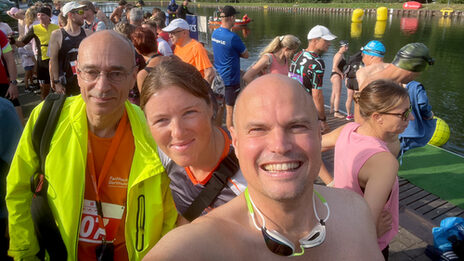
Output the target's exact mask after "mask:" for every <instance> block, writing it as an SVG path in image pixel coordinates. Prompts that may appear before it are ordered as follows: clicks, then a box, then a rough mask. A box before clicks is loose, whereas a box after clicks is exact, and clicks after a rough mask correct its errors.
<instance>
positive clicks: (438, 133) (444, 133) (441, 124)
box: [429, 116, 450, 146]
mask: <svg viewBox="0 0 464 261" xmlns="http://www.w3.org/2000/svg"><path fill="white" fill-rule="evenodd" d="M433 118H434V119H437V127H435V132H434V133H433V136H432V138H431V139H430V141H429V144H431V145H435V146H443V144H445V143H446V142H448V140H449V137H450V128H449V126H448V123H446V121H444V120H442V119H441V118H438V117H437V116H435V117H433Z"/></svg>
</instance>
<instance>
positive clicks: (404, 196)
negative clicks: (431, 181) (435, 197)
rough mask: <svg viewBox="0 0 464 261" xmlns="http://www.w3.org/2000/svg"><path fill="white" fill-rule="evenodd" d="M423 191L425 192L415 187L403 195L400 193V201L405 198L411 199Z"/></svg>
mask: <svg viewBox="0 0 464 261" xmlns="http://www.w3.org/2000/svg"><path fill="white" fill-rule="evenodd" d="M421 191H423V189H421V188H419V187H416V186H414V187H413V188H412V189H409V190H406V191H405V192H403V193H401V192H400V201H401V200H403V199H405V198H408V197H411V196H413V195H414V194H417V193H419V192H421Z"/></svg>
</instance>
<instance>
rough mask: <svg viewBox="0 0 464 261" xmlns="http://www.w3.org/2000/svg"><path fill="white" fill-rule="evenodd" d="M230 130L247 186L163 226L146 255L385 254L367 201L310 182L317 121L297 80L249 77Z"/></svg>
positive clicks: (317, 162) (315, 165)
mask: <svg viewBox="0 0 464 261" xmlns="http://www.w3.org/2000/svg"><path fill="white" fill-rule="evenodd" d="M230 131H231V135H232V139H233V145H234V147H235V152H236V155H237V157H238V159H239V163H240V167H241V169H242V172H243V175H244V177H245V178H246V180H247V182H248V189H247V190H246V192H244V193H243V194H242V195H240V196H238V197H236V198H235V199H233V200H232V201H230V202H229V203H227V204H225V205H223V206H221V207H219V208H216V209H215V210H213V211H212V212H210V213H209V214H208V215H206V216H204V217H201V218H198V219H196V220H195V221H194V222H193V223H191V224H189V225H185V226H181V227H179V228H176V229H175V230H173V231H172V232H170V233H168V234H167V235H166V236H165V237H163V238H162V239H161V241H159V242H158V243H157V244H156V245H155V247H154V248H153V249H152V250H151V251H150V252H149V254H148V255H147V256H146V258H145V260H266V261H267V260H288V259H286V256H285V255H287V256H288V255H295V256H299V257H297V258H298V259H299V260H383V257H382V256H381V254H380V249H379V247H378V246H377V244H376V239H375V228H374V224H373V223H372V221H371V219H372V218H370V213H369V209H368V208H367V205H366V203H365V202H364V201H363V200H362V199H361V198H360V197H359V196H358V195H356V194H354V193H352V192H350V191H347V190H341V189H332V188H327V187H321V186H317V185H313V182H314V179H315V178H316V176H317V174H318V172H319V168H320V166H321V136H320V128H319V123H318V120H317V112H316V107H315V105H314V102H313V99H312V97H311V96H310V95H309V94H308V93H306V91H305V90H304V88H302V87H301V86H300V85H299V83H298V82H297V81H295V80H292V79H289V78H287V77H285V76H281V75H277V74H268V75H265V76H263V77H260V78H257V79H256V80H254V81H253V82H251V83H250V84H249V85H248V86H247V88H246V89H244V90H243V91H242V93H241V94H240V95H239V98H238V99H237V103H236V106H235V112H234V125H233V127H231V128H230ZM319 193H320V194H319ZM325 200H326V203H324V202H325ZM329 208H330V211H329ZM274 230H275V231H274ZM276 231H278V232H276ZM312 232H315V233H312ZM277 234H278V235H277ZM271 238H273V240H272V239H271ZM279 238H280V239H279ZM290 245H294V247H293V249H292V247H290Z"/></svg>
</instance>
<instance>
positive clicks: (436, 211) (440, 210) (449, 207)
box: [424, 200, 456, 220]
mask: <svg viewBox="0 0 464 261" xmlns="http://www.w3.org/2000/svg"><path fill="white" fill-rule="evenodd" d="M443 201H444V200H443ZM444 202H445V204H444V205H441V206H439V207H437V208H434V209H432V210H430V211H429V212H427V213H424V217H425V218H428V219H432V220H433V219H434V217H437V216H440V215H442V214H444V213H446V212H448V211H450V210H452V209H454V208H455V207H456V206H455V205H453V204H451V203H448V202H447V201H444Z"/></svg>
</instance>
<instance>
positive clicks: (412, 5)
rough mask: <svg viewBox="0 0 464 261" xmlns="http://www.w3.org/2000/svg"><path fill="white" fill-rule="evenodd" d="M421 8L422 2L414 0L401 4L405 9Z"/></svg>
mask: <svg viewBox="0 0 464 261" xmlns="http://www.w3.org/2000/svg"><path fill="white" fill-rule="evenodd" d="M421 8H422V4H421V3H419V2H416V1H409V2H405V3H404V4H403V9H405V10H417V9H421Z"/></svg>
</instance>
